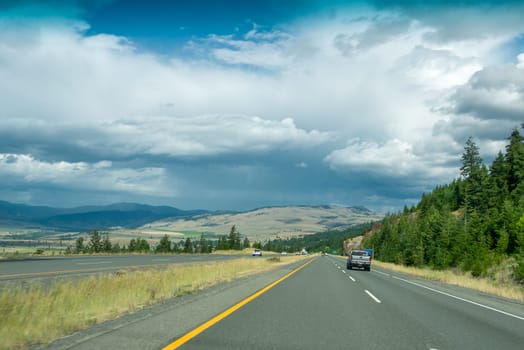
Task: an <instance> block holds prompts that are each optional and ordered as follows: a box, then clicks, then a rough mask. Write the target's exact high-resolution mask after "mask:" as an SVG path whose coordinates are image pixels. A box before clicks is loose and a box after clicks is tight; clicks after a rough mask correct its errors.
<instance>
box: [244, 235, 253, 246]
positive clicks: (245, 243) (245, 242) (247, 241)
mask: <svg viewBox="0 0 524 350" xmlns="http://www.w3.org/2000/svg"><path fill="white" fill-rule="evenodd" d="M250 246H251V242H249V238H247V236H246V237H245V238H244V242H243V243H242V247H243V248H249V247H250Z"/></svg>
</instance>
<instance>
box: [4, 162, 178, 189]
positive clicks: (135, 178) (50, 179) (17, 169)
mask: <svg viewBox="0 0 524 350" xmlns="http://www.w3.org/2000/svg"><path fill="white" fill-rule="evenodd" d="M0 165H1V166H0V177H2V178H4V179H9V183H8V184H6V185H5V186H4V187H6V188H10V187H18V186H21V185H23V186H32V185H39V184H46V186H53V187H60V188H64V187H65V188H68V189H69V190H79V191H90V190H91V191H108V192H116V193H121V192H124V193H126V192H127V193H134V194H143V195H156V196H171V195H173V194H174V193H173V191H172V190H171V189H170V188H169V187H168V186H166V183H165V180H166V179H165V176H166V174H165V171H164V169H162V168H151V167H149V168H138V169H130V168H115V167H114V166H113V164H112V162H110V161H100V162H96V163H86V162H75V163H69V162H65V161H57V162H43V161H40V160H38V159H35V158H34V157H33V156H31V155H29V154H0ZM3 190H5V188H4V189H3Z"/></svg>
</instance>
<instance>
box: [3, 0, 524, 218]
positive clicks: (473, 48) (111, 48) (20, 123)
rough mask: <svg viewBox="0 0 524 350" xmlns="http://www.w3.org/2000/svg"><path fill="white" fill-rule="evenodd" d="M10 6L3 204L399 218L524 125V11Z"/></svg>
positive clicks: (510, 4) (399, 6)
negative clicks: (330, 207) (329, 208)
mask: <svg viewBox="0 0 524 350" xmlns="http://www.w3.org/2000/svg"><path fill="white" fill-rule="evenodd" d="M460 4H461V5H454V2H445V1H430V2H427V1H426V2H422V1H398V2H395V1H359V2H350V1H315V0H294V1H286V2H282V1H276V0H274V1H258V0H257V1H220V2H218V1H204V0H198V1H111V0H96V1H87V0H79V1H60V0H54V1H36V0H35V1H7V2H6V1H4V2H1V3H0V77H1V78H0V105H1V106H2V109H1V110H0V114H1V115H0V181H2V184H3V186H2V188H0V199H2V200H7V201H11V202H17V203H27V204H38V205H52V206H60V207H70V206H78V205H85V204H108V203H113V202H122V201H133V202H141V203H148V204H167V205H173V206H177V207H180V208H183V209H191V208H204V209H236V210H244V209H252V208H256V207H261V206H269V205H289V204H311V205H318V204H322V205H323V204H334V205H348V206H349V205H364V206H366V207H368V208H371V209H374V210H377V211H382V212H386V211H395V210H398V209H401V208H402V207H403V206H404V205H412V204H415V203H416V202H417V201H418V200H419V198H420V196H421V195H422V193H423V192H428V191H431V190H432V189H433V188H434V187H435V186H436V185H440V184H444V183H448V182H449V181H451V180H452V179H453V178H456V177H457V176H458V175H459V167H460V156H461V154H462V151H463V146H464V143H465V141H466V139H467V138H468V137H469V136H473V137H474V139H475V141H476V142H477V144H478V145H479V146H480V150H481V155H482V157H483V158H484V160H485V162H486V163H487V164H489V163H490V162H491V159H493V157H494V156H495V155H496V154H497V152H498V151H500V150H503V149H504V147H505V145H506V141H507V137H508V136H509V134H510V132H511V130H512V129H513V128H515V127H518V126H519V125H520V123H522V121H523V120H524V117H523V116H524V17H523V15H522V14H523V13H524V3H522V2H519V1H507V2H500V1H486V2H478V1H463V2H461V3H460Z"/></svg>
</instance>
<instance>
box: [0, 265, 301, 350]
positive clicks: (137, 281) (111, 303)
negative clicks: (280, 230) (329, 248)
mask: <svg viewBox="0 0 524 350" xmlns="http://www.w3.org/2000/svg"><path fill="white" fill-rule="evenodd" d="M303 258H304V257H301V256H289V257H282V258H280V257H278V258H273V259H253V258H243V259H238V260H234V261H226V262H217V263H214V264H212V265H210V264H208V263H201V264H191V265H185V266H181V265H176V266H171V267H167V268H166V269H164V270H156V269H150V270H140V271H126V270H122V271H118V272H115V273H111V274H105V275H99V276H91V277H88V278H82V279H78V280H67V281H57V282H55V283H53V284H52V285H45V286H42V285H40V284H38V283H34V284H29V285H24V286H19V287H16V288H11V289H9V290H2V291H0V315H1V317H0V340H1V341H0V349H25V348H28V347H29V346H31V345H35V344H46V343H49V342H51V341H53V340H55V339H58V338H60V337H62V336H65V335H67V334H71V333H73V332H74V331H77V330H80V329H84V328H87V327H89V326H92V325H94V324H96V323H99V322H103V321H106V320H109V319H113V318H116V317H117V316H119V315H122V314H124V313H129V312H133V311H136V310H139V309H141V308H143V307H144V306H147V305H151V304H154V303H157V302H159V301H162V300H166V299H169V298H173V297H176V296H179V295H182V294H185V293H191V292H194V291H197V290H201V289H204V288H208V287H210V286H212V285H215V284H218V283H222V282H227V281H231V280H233V279H237V278H241V277H245V276H249V275H253V274H256V273H260V272H263V271H268V270H271V269H274V268H277V267H279V266H282V265H284V264H290V263H293V262H295V261H297V260H299V259H303ZM129 286H133V288H129Z"/></svg>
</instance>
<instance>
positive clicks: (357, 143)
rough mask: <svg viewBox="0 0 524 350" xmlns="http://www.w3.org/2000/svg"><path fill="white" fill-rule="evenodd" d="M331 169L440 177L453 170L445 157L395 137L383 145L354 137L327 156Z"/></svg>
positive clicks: (388, 174)
mask: <svg viewBox="0 0 524 350" xmlns="http://www.w3.org/2000/svg"><path fill="white" fill-rule="evenodd" d="M324 160H325V161H326V162H327V163H328V164H329V166H330V167H331V168H332V169H335V170H338V171H345V172H354V173H359V174H361V173H371V174H375V175H380V176H387V177H394V178H401V177H410V178H414V177H419V178H420V177H423V178H424V180H426V181H427V180H428V179H435V178H441V177H442V176H449V175H451V174H452V173H453V170H452V168H451V167H449V166H447V165H448V164H447V162H448V160H447V159H446V157H445V156H442V155H440V156H438V155H437V154H436V153H433V154H432V155H431V156H429V155H428V154H419V153H417V152H416V149H415V147H414V146H413V145H412V144H410V143H408V142H405V141H402V140H398V139H393V140H388V141H387V142H385V143H383V144H379V143H376V142H366V141H361V140H358V139H354V140H351V141H350V142H349V143H348V145H347V146H346V147H345V148H342V149H338V150H335V151H333V152H331V153H330V154H329V155H328V156H327V157H326V158H325V159H324Z"/></svg>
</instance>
